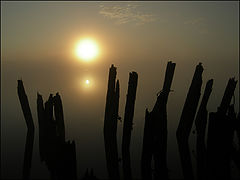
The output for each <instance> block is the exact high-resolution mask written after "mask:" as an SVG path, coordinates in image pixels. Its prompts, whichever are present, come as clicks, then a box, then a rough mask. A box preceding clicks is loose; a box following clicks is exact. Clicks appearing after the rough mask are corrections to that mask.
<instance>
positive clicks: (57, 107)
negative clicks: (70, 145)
mask: <svg viewBox="0 0 240 180" xmlns="http://www.w3.org/2000/svg"><path fill="white" fill-rule="evenodd" d="M53 102H54V114H55V118H56V126H57V129H56V131H57V136H59V137H60V139H61V141H62V142H64V141H65V125H64V119H63V107H62V100H61V97H60V96H59V94H58V93H57V94H56V96H54V99H53Z"/></svg>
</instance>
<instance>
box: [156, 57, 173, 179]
mask: <svg viewBox="0 0 240 180" xmlns="http://www.w3.org/2000/svg"><path fill="white" fill-rule="evenodd" d="M175 66H176V63H172V62H171V61H169V62H168V64H167V68H166V72H165V79H164V83H163V88H162V91H161V92H160V94H159V96H158V98H157V101H156V104H155V106H154V108H153V110H152V112H151V113H152V117H153V119H154V136H155V138H154V149H153V159H154V167H155V169H154V170H155V171H154V179H168V168H167V101H168V95H169V93H170V89H171V85H172V80H173V75H174V71H175Z"/></svg>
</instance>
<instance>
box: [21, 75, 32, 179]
mask: <svg viewBox="0 0 240 180" xmlns="http://www.w3.org/2000/svg"><path fill="white" fill-rule="evenodd" d="M17 90H18V97H19V101H20V104H21V107H22V111H23V115H24V118H25V121H26V124H27V129H28V130H27V137H26V144H25V152H24V163H23V177H22V178H23V179H29V178H30V171H31V163H32V151H33V142H34V124H33V118H32V113H31V109H30V106H29V103H28V98H27V95H26V93H25V89H24V86H23V82H22V80H18V87H17Z"/></svg>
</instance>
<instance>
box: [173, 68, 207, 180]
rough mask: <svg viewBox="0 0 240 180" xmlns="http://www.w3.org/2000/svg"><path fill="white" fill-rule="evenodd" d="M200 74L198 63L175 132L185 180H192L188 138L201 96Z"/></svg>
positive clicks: (201, 70)
mask: <svg viewBox="0 0 240 180" xmlns="http://www.w3.org/2000/svg"><path fill="white" fill-rule="evenodd" d="M202 72H203V67H202V64H201V63H199V64H198V65H197V66H196V69H195V73H194V76H193V79H192V83H191V86H190V88H189V91H188V94H187V98H186V101H185V104H184V107H183V111H182V115H181V118H180V122H179V125H178V128H177V132H176V136H177V142H178V148H179V154H180V159H181V164H182V170H183V176H184V179H186V180H190V179H194V176H193V169H192V162H191V154H190V151H189V145H188V138H189V135H190V131H191V128H192V124H193V120H194V116H195V113H196V110H197V106H198V101H199V98H200V94H201V86H202Z"/></svg>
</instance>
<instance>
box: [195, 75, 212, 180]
mask: <svg viewBox="0 0 240 180" xmlns="http://www.w3.org/2000/svg"><path fill="white" fill-rule="evenodd" d="M212 86H213V79H211V80H209V81H208V82H207V84H206V87H205V90H204V94H203V97H202V102H201V104H200V107H199V109H198V112H197V116H196V119H195V125H196V131H197V145H196V150H197V179H198V180H205V179H206V166H207V164H206V163H207V157H206V156H207V154H206V153H207V152H206V151H207V150H206V145H205V132H206V126H207V117H208V111H207V103H208V99H209V97H210V94H211V92H212Z"/></svg>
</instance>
